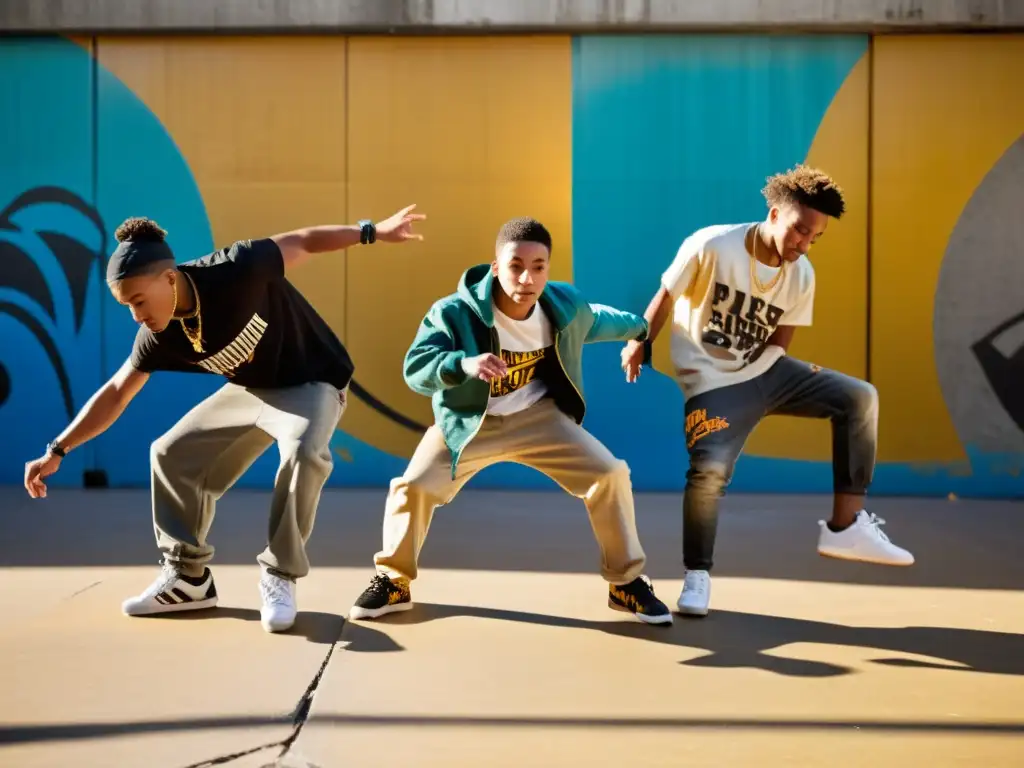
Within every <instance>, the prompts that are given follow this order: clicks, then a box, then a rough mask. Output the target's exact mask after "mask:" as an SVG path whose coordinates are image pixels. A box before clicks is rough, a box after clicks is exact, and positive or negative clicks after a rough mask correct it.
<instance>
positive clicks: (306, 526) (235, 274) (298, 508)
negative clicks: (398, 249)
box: [25, 206, 425, 632]
mask: <svg viewBox="0 0 1024 768" xmlns="http://www.w3.org/2000/svg"><path fill="white" fill-rule="evenodd" d="M414 207H415V206H409V207H407V208H404V209H403V210H401V211H399V212H398V213H396V214H394V215H393V216H391V217H390V218H388V219H385V220H384V221H382V222H380V223H378V224H376V225H374V224H373V223H372V222H369V221H361V222H360V223H359V225H357V226H324V227H312V228H308V229H300V230H296V231H294V232H287V233H284V234H280V235H275V236H273V237H270V238H266V239H262V240H246V241H239V242H236V243H234V244H233V245H231V246H230V247H228V248H224V249H222V250H220V251H217V252H215V253H212V254H210V255H208V256H204V257H202V258H200V259H196V260H194V261H189V262H185V263H182V264H175V258H174V254H173V253H172V251H171V249H170V246H168V244H167V243H166V242H165V237H166V234H167V233H166V232H165V231H164V230H163V229H161V228H160V227H159V226H158V225H157V224H156V223H155V222H153V221H151V220H150V219H145V218H132V219H128V220H127V221H125V222H124V223H123V224H121V226H120V227H118V229H117V232H116V233H115V236H116V238H117V240H118V246H117V249H116V250H115V251H114V254H113V255H112V256H111V258H110V261H109V262H108V264H107V284H108V285H109V287H110V290H111V292H112V293H113V294H114V298H116V299H117V301H118V302H119V303H121V304H124V305H125V306H127V307H129V308H130V309H131V313H132V318H133V319H134V320H135V321H136V322H137V323H139V331H138V334H137V335H136V337H135V343H134V346H133V347H132V352H131V355H130V356H129V358H128V359H127V360H126V361H125V363H124V364H123V365H122V366H121V369H120V370H119V371H118V372H117V373H115V374H114V376H113V377H112V378H111V379H110V380H109V381H108V382H107V383H106V384H105V385H104V386H103V387H102V388H100V390H99V391H98V392H96V394H95V395H93V396H92V398H91V399H90V400H89V402H88V403H86V405H85V406H84V407H83V408H82V410H81V411H80V412H79V414H78V415H77V416H76V417H75V419H74V421H73V422H72V423H71V424H70V425H69V426H68V427H67V429H65V430H64V432H63V433H62V434H61V435H59V436H58V437H57V439H56V440H54V441H53V442H52V443H50V445H48V446H47V449H46V453H45V454H44V455H43V456H41V457H40V458H38V459H36V460H35V461H31V462H29V463H28V464H27V465H26V466H25V488H26V490H28V493H29V495H30V496H31V497H32V498H39V497H41V496H45V495H46V484H45V482H44V478H46V477H48V476H49V475H52V474H53V473H54V472H56V471H57V469H58V468H59V467H60V462H61V458H62V457H63V456H64V455H65V454H66V453H67V452H68V451H70V450H73V449H75V448H78V447H79V446H81V445H83V444H84V443H85V442H87V441H88V440H91V439H92V438H94V437H96V436H97V435H99V434H100V433H102V432H103V431H104V430H106V429H107V428H108V427H110V425H111V424H113V423H114V421H116V420H117V418H118V417H119V416H120V415H121V413H122V412H123V411H124V409H125V408H126V407H127V405H128V403H129V402H131V400H132V398H133V397H134V396H135V395H136V394H137V393H138V392H139V390H140V389H142V386H143V385H144V384H145V383H146V381H147V380H148V378H149V376H150V374H152V373H153V372H155V371H186V372H197V373H214V374H219V375H221V376H224V377H225V378H227V379H228V382H227V383H226V384H225V385H224V387H222V388H221V389H220V390H218V391H217V392H215V393H214V394H213V395H212V396H210V397H209V398H207V399H206V400H204V401H203V402H201V403H199V405H197V406H196V407H195V408H193V409H192V410H191V411H190V412H189V413H187V414H186V415H185V416H184V418H182V419H181V421H179V422H178V423H177V424H176V425H175V426H174V427H173V428H171V430H170V431H169V432H167V434H165V435H163V436H162V437H160V438H158V439H157V440H156V441H155V442H154V443H153V446H152V449H151V464H152V486H153V522H154V526H155V530H156V539H157V545H158V546H159V548H160V550H161V551H162V552H163V557H164V566H163V569H162V570H161V573H160V575H159V576H158V577H157V579H156V581H154V582H153V584H151V585H150V586H149V588H147V589H146V590H145V591H144V592H142V593H141V594H140V595H138V596H136V597H132V598H129V599H128V600H126V601H125V602H124V604H123V606H122V608H123V610H124V612H125V613H126V614H127V615H129V616H141V615H146V614H154V613H166V612H170V611H185V610H196V609H199V608H209V607H212V606H214V605H216V604H217V589H216V587H215V586H214V582H213V575H212V574H211V572H210V569H209V567H208V566H207V563H208V562H209V561H210V560H211V558H212V557H213V551H214V550H213V547H212V546H210V545H209V544H208V543H207V540H206V537H207V534H208V532H209V530H210V525H211V523H212V522H213V514H214V505H215V504H216V501H217V499H219V498H220V497H221V496H222V495H223V494H224V493H225V492H226V491H227V490H228V489H229V488H230V487H231V486H232V485H234V483H235V482H236V481H237V480H238V479H239V478H240V477H241V476H242V474H244V472H245V471H246V470H247V469H248V468H249V467H250V466H251V465H252V463H253V462H254V461H256V459H257V458H259V456H260V455H261V454H262V453H263V452H264V451H265V450H266V449H267V448H268V447H269V446H270V445H271V443H274V442H276V443H277V446H278V449H279V451H280V454H281V464H280V468H279V469H278V472H277V477H276V479H275V482H274V493H273V497H272V499H271V505H270V531H269V537H268V539H269V540H268V543H267V548H266V549H265V550H264V551H263V552H262V553H261V554H260V555H259V557H258V558H257V561H258V562H259V563H260V565H261V568H262V576H261V579H260V594H261V596H262V600H263V608H262V611H261V612H260V615H261V618H262V624H263V627H264V628H265V629H266V630H267V631H268V632H280V631H283V630H286V629H288V628H290V627H291V626H292V624H293V623H294V621H295V613H296V602H295V580H296V579H298V578H301V577H303V576H305V575H306V574H307V573H308V572H309V560H308V559H307V557H306V541H307V540H308V538H309V535H310V533H311V531H312V529H313V520H314V518H315V516H316V509H317V504H318V503H319V500H320V492H321V490H322V489H323V486H324V484H325V483H326V482H327V478H328V476H329V475H330V473H331V469H332V467H333V462H332V459H331V451H330V440H331V436H332V435H333V434H334V431H335V429H336V427H337V425H338V421H339V420H340V418H341V415H342V413H343V412H344V410H345V404H346V397H347V392H348V385H349V381H350V380H351V378H352V373H353V365H352V360H351V358H350V357H349V355H348V352H347V351H346V350H345V347H344V346H343V345H342V343H341V342H340V341H339V340H338V338H337V336H335V335H334V333H333V332H332V331H331V329H330V327H329V326H328V325H327V323H326V322H325V321H324V320H323V318H321V317H320V316H319V315H318V314H317V313H316V311H315V310H314V309H313V307H311V306H310V304H309V303H308V302H307V301H306V300H305V298H303V296H302V294H301V293H299V291H298V290H297V289H296V288H295V286H293V285H292V284H291V283H290V282H288V279H287V278H286V277H285V271H286V269H287V268H291V267H294V266H295V265H297V264H299V263H301V262H302V261H304V260H305V259H307V258H308V257H309V256H310V255H311V254H315V253H323V252H328V251H338V250H341V249H343V248H348V247H349V246H353V245H357V244H360V243H361V244H363V245H369V244H371V243H374V242H375V241H377V240H380V241H383V242H392V243H398V242H404V241H406V240H422V235H419V234H416V233H413V231H412V224H413V222H415V221H419V220H422V219H423V218H425V217H424V216H423V215H422V214H418V213H413V212H412V211H413V208H414Z"/></svg>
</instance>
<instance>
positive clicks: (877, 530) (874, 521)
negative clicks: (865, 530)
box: [867, 513, 889, 542]
mask: <svg viewBox="0 0 1024 768" xmlns="http://www.w3.org/2000/svg"><path fill="white" fill-rule="evenodd" d="M883 525H885V520H884V519H882V518H881V517H878V515H876V514H874V513H872V514H870V515H868V519H867V526H868V527H869V528H870V529H871V530H872V531H873V532H874V534H875V536H877V537H878V538H880V539H881V540H882V541H885V542H888V541H889V537H888V536H886V535H885V531H883V530H882V526H883Z"/></svg>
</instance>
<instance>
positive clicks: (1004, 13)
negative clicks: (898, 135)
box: [0, 0, 1024, 33]
mask: <svg viewBox="0 0 1024 768" xmlns="http://www.w3.org/2000/svg"><path fill="white" fill-rule="evenodd" d="M794 27H799V28H802V29H816V30H821V31H827V30H849V29H860V30H866V31H870V30H878V31H887V30H898V31H913V30H927V29H943V30H958V29H959V30H1009V29H1021V28H1024V0H517V2H512V1H511V0H287V1H285V0H6V2H4V3H0V31H2V32H23V33H40V32H44V33H45V32H84V31H89V32H101V31H102V32H168V31H179V32H180V31H192V32H199V31H222V32H223V31H241V30H249V31H251V30H263V31H316V30H324V31H344V32H360V31H366V32H371V31H374V32H376V31H381V30H386V31H392V32H415V31H430V30H464V31H467V32H492V31H493V32H500V31H522V30H533V31H550V32H567V31H581V30H596V31H608V32H610V31H638V30H663V31H678V30H684V29H686V30H701V29H734V30H735V29H771V28H786V29H792V28H794Z"/></svg>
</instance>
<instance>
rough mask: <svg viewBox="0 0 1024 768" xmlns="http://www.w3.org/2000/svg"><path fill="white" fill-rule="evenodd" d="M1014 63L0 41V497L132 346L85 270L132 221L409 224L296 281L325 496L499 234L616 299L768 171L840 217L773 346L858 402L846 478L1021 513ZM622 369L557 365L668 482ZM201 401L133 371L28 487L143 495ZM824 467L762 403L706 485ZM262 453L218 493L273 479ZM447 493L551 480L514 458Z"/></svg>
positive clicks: (439, 45)
mask: <svg viewBox="0 0 1024 768" xmlns="http://www.w3.org/2000/svg"><path fill="white" fill-rule="evenodd" d="M954 63H955V64H956V66H954ZM1022 68H1024V37H1022V36H1017V37H1002V38H1000V37H991V36H989V37H985V38H968V37H949V38H938V37H916V36H915V37H908V38H903V37H892V38H882V39H876V40H869V39H868V38H867V37H862V36H849V37H836V36H828V37H825V36H793V37H783V36H771V37H763V38H759V37H749V36H735V37H730V36H658V37H604V36H595V37H587V36H584V37H577V38H568V37H549V36H545V37H536V38H533V37H495V38H487V37H459V38H451V39H443V38H395V37H387V38H373V37H354V38H344V37H302V38H281V37H274V38H269V37H260V38H242V37H232V38H224V39H218V38H209V37H204V38H181V37H174V38H157V37H146V38H134V37H99V38H93V39H82V40H69V39H62V38H53V39H45V38H32V39H14V38H7V39H3V40H0V108H2V110H3V114H4V115H5V120H4V121H3V124H2V127H0V132H3V141H2V142H0V168H2V169H3V172H2V173H0V256H2V257H3V259H4V268H3V270H0V330H2V334H0V429H2V430H3V433H4V435H5V437H6V439H5V441H4V442H3V445H2V447H0V482H4V483H17V482H19V481H20V478H21V473H22V467H23V464H24V462H25V460H27V459H29V458H32V457H34V456H36V455H38V454H39V452H40V451H41V450H42V448H43V446H45V443H46V441H47V440H49V439H50V438H52V436H53V435H55V434H56V433H57V432H59V431H60V430H61V429H62V428H63V427H64V426H65V424H66V423H67V421H68V419H69V418H71V416H73V414H74V413H75V412H77V410H78V409H79V408H80V407H81V406H82V405H83V404H84V403H85V401H86V400H87V399H88V398H89V396H90V395H91V394H92V392H93V391H94V390H95V388H96V387H97V386H98V385H99V384H100V383H101V382H102V381H103V380H104V379H105V378H106V377H107V376H109V375H110V374H111V373H112V372H113V371H114V370H116V368H117V367H118V366H119V365H120V364H121V362H122V361H123V360H124V358H125V357H126V356H127V354H128V352H129V349H130V346H131V339H132V337H133V335H134V330H135V329H134V324H133V323H132V321H131V318H130V316H129V314H128V312H127V311H126V310H125V309H124V308H123V307H120V306H118V305H117V304H116V303H115V302H114V301H113V299H112V298H111V297H110V296H109V294H108V293H107V291H106V288H105V286H104V284H103V281H102V278H101V274H102V265H103V263H104V261H105V257H106V254H108V253H109V252H110V250H111V249H112V248H113V246H114V241H113V234H112V233H113V230H114V229H115V228H116V226H117V224H118V223H120V222H121V221H122V220H123V219H124V218H127V217H128V216H132V215H145V216H150V217H152V218H154V219H156V220H157V221H158V222H159V223H160V224H161V225H162V226H163V227H164V228H166V229H167V230H168V231H169V240H170V243H171V245H172V247H173V248H174V250H175V252H176V253H177V254H179V257H180V258H182V259H186V258H193V257H195V256H199V255H202V254H205V253H207V252H209V251H211V250H213V249H214V248H216V247H220V246H222V245H225V244H227V243H229V242H231V241H232V240H235V239H238V238H245V237H259V236H264V235H269V234H272V233H274V232H277V231H282V230H286V229H291V228H295V227H300V226H307V225H311V224H318V223H337V222H345V223H350V222H354V221H355V220H357V219H359V218H364V217H369V218H380V217H383V216H385V215H387V214H389V213H391V212H393V211H394V210H396V209H397V208H398V207H400V206H402V205H405V204H406V203H409V202H415V203H417V204H418V205H419V206H420V207H421V209H422V210H423V211H424V212H426V213H428V215H429V220H428V222H426V224H425V226H424V227H423V231H424V232H425V234H426V235H427V241H426V242H424V243H422V244H417V245H413V246H408V247H402V248H390V247H388V246H383V247H380V248H374V249H356V250H353V251H352V252H351V253H342V254H333V255H325V256H323V257H321V258H319V259H316V260H313V261H311V262H310V263H308V264H307V265H304V266H303V267H301V268H300V269H299V270H297V271H296V272H295V273H294V275H293V276H292V279H293V281H294V282H295V283H296V285H298V287H299V288H300V289H301V290H302V291H303V292H304V293H305V294H306V296H307V297H308V298H309V299H310V301H311V302H312V303H313V304H314V306H316V308H317V309H318V310H319V311H320V312H321V313H322V314H323V315H324V316H325V317H326V318H327V319H328V320H329V322H330V323H331V325H332V326H333V328H334V329H335V331H336V332H337V333H338V334H339V336H341V338H342V339H343V340H344V341H345V343H346V344H347V345H348V347H349V349H350V350H351V351H352V354H353V356H354V358H355V360H356V365H357V373H356V381H355V383H354V384H353V394H354V397H353V399H352V405H351V407H350V408H349V410H348V412H347V413H346V416H345V418H344V420H343V422H342V424H341V429H339V431H338V432H337V434H336V436H335V441H334V449H335V454H336V461H335V472H334V474H333V476H332V478H331V480H330V485H333V486H344V485H363V486H365V485H372V486H380V487H384V485H385V484H386V483H387V482H388V480H389V479H390V478H391V477H393V476H394V475H396V474H398V473H400V472H401V471H402V468H403V467H404V465H405V462H406V460H407V458H408V457H409V455H410V454H411V452H412V449H413V447H414V446H415V444H416V441H417V440H418V437H419V434H420V433H421V431H422V429H423V425H425V424H427V423H429V421H430V419H431V412H430V403H429V400H427V399H426V398H424V397H421V396H419V395H416V394H414V393H413V392H411V391H410V390H408V388H407V387H405V385H404V382H403V381H402V377H401V361H402V357H403V355H404V353H405V350H406V348H407V347H408V344H409V342H410V341H411V339H412V336H413V333H414V332H415V329H416V324H417V323H418V321H419V319H420V318H421V316H422V315H423V313H424V311H425V310H426V308H427V307H428V306H429V305H430V303H431V302H432V301H433V300H434V299H435V298H437V297H438V296H441V295H443V294H446V293H449V292H451V291H452V290H454V288H455V285H456V281H457V280H458V277H459V275H460V274H461V272H462V271H463V270H464V269H465V267H466V266H467V265H470V264H473V263H479V262H484V261H488V260H489V259H490V258H491V255H492V244H493V238H494V234H495V231H496V230H497V228H498V226H499V225H500V224H501V223H502V222H503V221H505V220H506V219H508V218H510V217H512V216H516V215H533V216H536V217H537V218H539V219H541V220H542V221H544V222H545V223H547V225H548V227H549V228H550V229H551V231H552V233H553V236H554V240H555V246H554V255H553V266H552V270H553V273H554V274H553V276H554V277H555V278H556V279H564V280H572V281H574V282H575V283H576V284H577V285H579V286H580V287H581V288H582V289H583V290H584V291H585V292H586V293H587V294H588V295H589V296H590V297H591V300H593V301H600V302H605V303H610V304H614V305H617V306H620V307H623V308H627V309H631V310H633V311H637V312H641V311H643V308H644V307H645V305H646V303H647V301H648V300H649V298H650V296H651V294H652V292H653V291H654V290H655V289H656V288H657V285H658V278H659V275H660V273H661V272H662V270H663V269H664V268H665V267H666V266H667V264H668V263H669V261H670V260H671V259H672V257H673V255H674V253H675V250H676V248H677V247H678V245H679V243H680V242H681V241H682V239H683V238H685V236H686V235H687V234H688V233H689V232H691V231H693V230H694V229H697V228H699V227H701V226H704V225H706V224H710V223H727V222H739V221H751V220H754V219H757V218H760V217H761V216H762V215H763V213H764V206H763V201H762V199H761V198H760V193H759V190H760V188H761V186H762V185H763V181H764V178H765V177H766V176H768V175H770V174H771V173H774V172H776V171H778V170H783V169H785V168H787V167H790V166H792V165H793V164H794V163H797V162H810V163H813V164H816V165H820V166H822V167H824V168H826V169H827V170H828V171H829V172H830V173H832V174H833V175H834V176H835V177H836V178H837V179H838V180H839V181H840V183H841V184H842V185H843V187H844V189H845V191H846V194H847V199H848V208H849V213H848V215H847V216H845V217H844V218H843V220H842V221H841V222H836V223H835V224H834V225H833V226H832V227H830V230H829V232H828V235H827V236H826V237H825V238H824V239H823V240H822V242H821V243H820V244H819V245H817V246H816V247H815V249H814V251H813V252H812V254H811V257H812V260H813V262H814V264H815V268H816V271H817V275H818V288H817V299H816V312H815V325H814V327H813V328H810V329H807V330H806V331H801V332H800V333H799V334H797V337H796V341H795V343H794V346H793V349H792V353H793V354H795V355H799V356H802V357H806V358H809V359H812V360H814V361H815V362H817V363H819V364H821V365H824V366H829V367H834V368H837V369H840V370H843V371H845V372H847V373H850V374H853V375H856V376H861V377H867V378H869V379H870V380H871V381H873V382H874V383H875V384H876V385H877V386H878V388H879V391H880V394H881V399H882V411H881V413H882V416H881V444H880V447H879V461H880V464H879V469H878V473H877V480H876V484H875V488H874V490H875V492H876V493H895V494H904V493H912V494H929V495H945V494H947V493H950V492H953V493H958V494H962V495H1004V496H1005V495H1016V496H1021V495H1024V477H1022V475H1021V469H1022V465H1024V396H1022V395H1021V392H1022V391H1024V390H1022V389H1021V382H1022V381H1024V305H1022V301H1021V298H1020V297H1021V295H1022V294H1021V291H1020V289H1019V286H1021V285H1024V280H1022V279H1021V278H1024V266H1022V265H1024V261H1022V260H1021V258H1020V246H1019V244H1020V243H1022V242H1024V217H1021V216H1020V215H1019V208H1020V202H1021V200H1024V182H1022V179H1024V102H1021V100H1020V99H1018V98H1015V97H1014V94H1016V93H1017V89H1016V84H1015V79H1014V75H1013V72H1019V71H1021V69H1022ZM947 70H948V71H947ZM950 104H959V105H961V107H963V108H962V109H958V110H957V111H956V113H955V114H954V115H951V114H950V113H949V111H948V110H949V109H950ZM1015 286H1016V288H1015ZM618 351H619V349H618V345H613V344H604V345H594V346H593V347H592V348H589V349H588V351H587V355H586V359H585V376H586V394H587V399H588V418H587V426H588V428H589V429H591V430H592V431H593V432H594V433H595V434H596V435H597V436H598V437H599V438H601V439H602V440H604V441H605V442H607V443H608V444H609V446H610V447H611V448H612V449H613V450H614V451H615V452H616V453H617V454H619V455H620V456H622V457H623V458H625V459H626V460H627V461H628V462H629V463H630V465H631V467H632V469H633V477H634V482H635V484H636V487H637V488H638V489H642V490H678V489H680V488H681V487H682V484H683V481H684V473H685V469H686V452H685V446H684V442H683V431H682V407H683V402H682V397H681V395H680V393H679V390H678V388H677V387H676V385H675V384H674V382H673V381H672V380H671V379H670V378H669V377H668V376H666V375H664V372H667V371H668V370H669V366H668V362H667V357H668V355H667V344H665V343H659V344H658V345H656V350H655V362H656V366H657V368H658V370H659V371H661V372H662V373H659V374H655V375H648V376H645V377H643V378H642V379H641V382H640V383H639V384H637V385H626V384H625V382H623V381H622V376H621V373H620V371H619V369H618V364H617V356H618ZM220 384H221V381H220V380H219V379H217V378H215V377H213V376H207V375H189V374H161V375H158V376H156V377H154V378H153V379H152V380H151V381H150V382H149V383H148V384H147V386H146V387H145V388H144V390H143V391H142V393H140V395H139V396H138V397H137V398H136V400H135V401H134V402H133V403H132V405H131V406H130V407H129V408H128V410H127V412H126V413H125V414H124V415H123V416H122V418H121V419H120V420H119V421H118V422H117V424H115V425H114V426H113V427H112V428H111V429H110V430H109V431H108V432H107V433H105V434H104V435H103V436H101V437H99V438H97V439H96V440H95V441H93V442H92V443H91V444H89V445H87V446H86V447H85V448H83V449H82V450H79V451H76V452H74V453H72V454H71V455H70V457H69V460H68V461H67V462H66V464H65V467H64V469H63V470H62V472H61V473H60V474H59V475H58V476H57V478H55V480H57V479H59V480H60V483H63V484H66V485H78V484H80V483H81V480H82V473H83V472H84V471H87V470H103V471H104V472H105V473H106V475H107V477H108V478H109V481H110V483H111V484H112V485H117V486H124V485H144V484H146V483H147V482H148V476H149V468H148V450H147V448H148V445H149V443H150V442H151V441H152V440H153V439H154V438H156V437H157V436H159V435H160V434H161V433H162V432H163V431H165V430H166V429H168V428H169V427H170V426H171V425H172V424H173V423H174V422H175V421H176V420H177V419H178V418H180V416H181V415H183V414H184V413H185V412H186V411H187V410H188V409H189V408H190V407H191V406H192V405H193V404H195V403H196V402H197V401H198V400H199V399H200V398H202V397H203V396H205V395H206V394H208V393H210V392H212V391H213V390H214V389H215V388H216V387H218V386H219V385H220ZM830 451H831V440H830V433H829V427H828V424H827V423H823V422H816V421H809V420H798V419H790V418H782V417H773V418H770V419H768V420H766V421H765V422H764V423H763V424H762V425H761V426H760V427H759V428H758V430H757V431H756V432H755V434H754V435H753V436H752V437H751V439H750V441H749V443H748V445H747V454H746V455H745V456H744V457H743V459H741V462H740V466H739V468H738V470H737V473H736V477H735V480H734V483H733V489H735V490H738V491H744V490H750V491H752V490H757V491H790V492H792V491H828V490H830V477H831V475H830V468H829V467H830V458H829V457H830ZM277 458H278V457H277V455H276V452H275V451H274V450H273V449H271V450H270V451H268V453H267V454H266V455H265V456H264V457H263V458H262V459H260V460H259V461H258V462H257V463H256V464H255V465H254V466H253V467H252V469H250V471H249V472H248V473H247V474H246V476H245V477H244V478H243V480H242V482H241V485H244V486H250V487H267V486H269V484H270V483H271V481H272V478H273V474H274V472H275V470H276V467H277ZM60 483H55V484H60ZM473 484H474V485H475V486H477V487H483V486H502V487H549V486H550V483H549V482H548V481H547V480H546V479H545V478H543V477H542V476H540V475H538V474H536V473H533V472H531V471H529V470H526V469H523V468H518V467H496V468H492V469H490V470H488V471H487V472H485V473H483V474H481V475H480V476H479V477H478V478H477V479H476V480H474V483H473Z"/></svg>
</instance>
